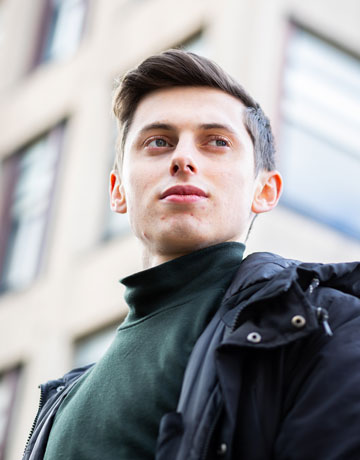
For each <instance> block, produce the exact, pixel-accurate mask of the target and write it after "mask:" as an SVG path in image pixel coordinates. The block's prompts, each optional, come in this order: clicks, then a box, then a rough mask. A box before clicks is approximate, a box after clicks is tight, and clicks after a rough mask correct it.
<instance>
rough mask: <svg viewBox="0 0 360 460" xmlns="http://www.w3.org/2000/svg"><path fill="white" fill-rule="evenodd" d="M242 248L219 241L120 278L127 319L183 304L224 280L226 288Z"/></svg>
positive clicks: (238, 261)
mask: <svg viewBox="0 0 360 460" xmlns="http://www.w3.org/2000/svg"><path fill="white" fill-rule="evenodd" d="M244 250H245V246H244V245H243V244H242V243H236V242H228V243H220V244H217V245H215V246H210V247H207V248H204V249H200V250H198V251H195V252H192V253H190V254H187V255H185V256H181V257H179V258H177V259H173V260H171V261H169V262H165V263H163V264H161V265H158V266H156V267H153V268H150V269H147V270H143V271H141V272H138V273H135V274H133V275H130V276H127V277H126V278H123V279H121V280H120V282H121V283H122V284H123V285H124V286H125V287H126V291H125V300H126V302H127V304H128V306H129V308H130V313H129V315H128V318H127V322H128V321H134V320H137V319H142V318H144V317H146V316H147V315H149V314H153V313H154V312H155V311H157V310H159V309H162V308H164V307H166V308H168V307H172V306H175V305H180V304H183V303H185V302H187V301H189V300H190V299H192V298H194V297H197V296H198V295H201V293H202V292H203V291H209V290H212V289H219V288H222V287H224V283H225V284H226V286H225V287H226V288H227V284H228V283H227V278H229V277H230V278H229V280H228V282H230V281H231V278H232V276H233V274H234V272H233V269H234V268H235V267H236V266H237V265H239V263H240V262H241V260H242V258H243V253H244Z"/></svg>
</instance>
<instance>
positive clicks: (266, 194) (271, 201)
mask: <svg viewBox="0 0 360 460" xmlns="http://www.w3.org/2000/svg"><path fill="white" fill-rule="evenodd" d="M281 192H282V177H281V175H280V173H279V172H278V171H263V172H261V173H260V177H259V182H258V185H257V187H256V190H255V195H254V199H253V202H252V206H251V210H252V212H254V213H255V214H260V213H262V212H267V211H271V210H272V209H273V208H274V207H275V206H276V205H277V203H278V201H279V198H280V195H281Z"/></svg>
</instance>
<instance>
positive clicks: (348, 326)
mask: <svg viewBox="0 0 360 460" xmlns="http://www.w3.org/2000/svg"><path fill="white" fill-rule="evenodd" d="M84 371H86V369H83V370H77V371H73V372H72V373H69V374H67V375H66V376H65V377H64V378H63V379H61V380H58V381H53V382H49V383H48V384H46V385H43V386H42V395H43V401H42V404H41V409H40V411H39V414H38V417H37V420H36V423H35V427H34V430H33V433H32V436H31V438H30V441H29V443H28V445H27V448H26V451H25V455H24V460H40V459H42V458H43V453H44V451H45V448H46V442H47V437H48V434H49V431H50V429H51V425H52V422H53V419H54V416H55V414H56V411H57V408H58V407H59V405H60V404H61V401H62V399H63V398H64V397H66V394H67V393H68V391H69V389H70V388H71V386H72V385H74V383H76V381H77V379H78V378H79V376H80V375H82V374H83V372H84ZM217 458H220V459H228V460H232V459H237V460H240V459H244V460H268V459H269V460H270V459H276V460H290V459H291V460H297V459H299V460H300V459H301V460H311V459H317V460H335V459H336V460H343V459H344V460H359V459H360V264H359V263H349V264H330V265H322V264H302V263H300V262H297V261H291V260H286V259H283V258H281V257H279V256H276V255H274V254H269V253H256V254H252V255H251V256H249V257H247V258H246V259H245V260H244V261H243V262H242V263H241V265H240V268H239V271H238V273H237V274H236V276H235V279H234V280H233V282H232V284H231V286H230V288H229V289H228V291H227V293H226V295H225V297H224V300H223V302H222V305H221V307H220V309H219V310H218V312H217V314H216V315H215V317H214V318H213V319H212V321H211V322H210V324H209V326H208V327H207V328H206V330H205V331H204V333H203V334H202V336H201V337H200V339H199V340H198V342H197V344H196V346H195V348H194V350H193V353H192V355H191V358H190V361H189V363H188V366H187V370H186V373H185V377H184V381H183V387H182V393H181V396H180V400H179V405H178V409H177V412H174V413H170V414H166V415H165V416H164V417H163V419H162V421H161V426H160V434H159V438H158V446H157V453H156V459H157V460H205V459H206V460H212V459H217ZM122 460H130V459H122ZM131 460H132V459H131ZM139 460H140V459H139Z"/></svg>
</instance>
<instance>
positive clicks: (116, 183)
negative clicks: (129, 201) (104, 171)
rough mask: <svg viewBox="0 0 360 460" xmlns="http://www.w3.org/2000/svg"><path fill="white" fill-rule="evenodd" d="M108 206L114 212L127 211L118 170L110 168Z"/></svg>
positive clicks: (121, 212) (123, 212)
mask: <svg viewBox="0 0 360 460" xmlns="http://www.w3.org/2000/svg"><path fill="white" fill-rule="evenodd" d="M109 191H110V207H111V210H112V211H114V212H118V213H120V214H125V213H126V211H127V206H126V197H125V190H124V186H123V185H122V183H121V179H120V176H119V173H118V171H115V170H112V171H111V173H110V190H109Z"/></svg>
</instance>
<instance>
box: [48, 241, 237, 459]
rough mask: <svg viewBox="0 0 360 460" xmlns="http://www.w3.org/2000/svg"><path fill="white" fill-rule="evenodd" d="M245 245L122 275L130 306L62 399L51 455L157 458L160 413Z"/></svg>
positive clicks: (174, 395) (170, 405)
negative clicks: (109, 340)
mask: <svg viewBox="0 0 360 460" xmlns="http://www.w3.org/2000/svg"><path fill="white" fill-rule="evenodd" d="M243 252H244V246H243V245H242V244H241V243H221V244H218V245H216V246H211V247H209V248H206V249H202V250H199V251H196V252H193V253H191V254H188V255H186V256H183V257H179V258H178V259H174V260H172V261H170V262H166V263H164V264H162V265H159V266H157V267H154V268H151V269H149V270H144V271H142V272H139V273H136V274H134V275H132V276H129V277H127V278H124V279H123V280H122V281H121V282H122V283H123V284H124V285H125V286H126V293H125V298H126V301H127V303H128V305H129V309H130V311H129V314H128V316H127V317H126V319H125V321H124V322H123V324H121V326H120V327H119V328H118V330H117V333H116V337H115V339H114V341H113V343H112V345H111V346H110V348H109V349H108V350H107V352H106V353H105V355H104V356H103V357H102V358H101V360H100V361H99V362H98V363H97V364H96V365H95V366H94V367H93V368H92V369H91V370H90V372H88V373H86V374H85V375H84V376H83V377H82V378H81V379H80V381H79V382H78V384H77V385H76V386H75V387H74V388H73V389H72V390H71V391H70V393H69V395H68V396H67V398H66V399H65V401H64V402H63V404H62V405H61V407H60V409H59V411H58V413H57V415H56V418H55V422H54V425H53V428H52V430H51V433H50V437H49V441H48V445H47V449H46V453H45V460H59V459H64V460H99V459H101V460H115V459H116V460H140V459H141V460H147V459H153V458H154V452H155V445H156V438H157V434H158V428H159V422H160V419H161V417H162V416H163V415H164V414H165V413H167V412H171V411H174V410H176V406H177V401H178V398H179V394H180V389H181V383H182V379H183V375H184V371H185V367H186V364H187V362H188V359H189V356H190V353H191V351H192V349H193V347H194V344H195V342H196V340H197V339H198V337H199V336H200V334H201V333H202V331H203V330H204V328H205V327H206V325H207V324H208V322H209V321H210V319H211V317H212V316H213V314H214V313H215V311H216V309H217V308H218V307H219V305H220V303H221V299H222V297H223V295H224V293H225V290H226V289H227V287H228V286H229V284H230V282H231V279H232V277H233V276H234V274H235V272H236V269H237V268H238V266H239V264H240V262H241V260H242V256H243Z"/></svg>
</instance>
